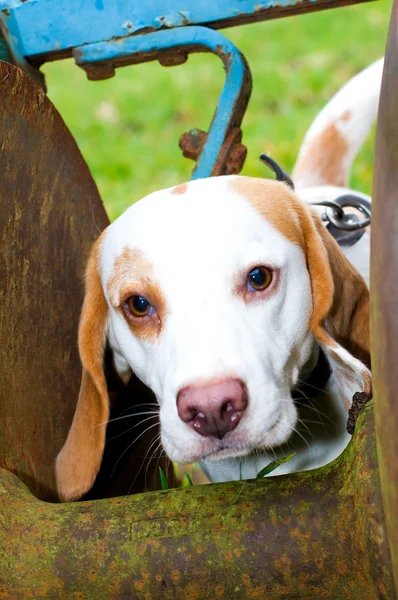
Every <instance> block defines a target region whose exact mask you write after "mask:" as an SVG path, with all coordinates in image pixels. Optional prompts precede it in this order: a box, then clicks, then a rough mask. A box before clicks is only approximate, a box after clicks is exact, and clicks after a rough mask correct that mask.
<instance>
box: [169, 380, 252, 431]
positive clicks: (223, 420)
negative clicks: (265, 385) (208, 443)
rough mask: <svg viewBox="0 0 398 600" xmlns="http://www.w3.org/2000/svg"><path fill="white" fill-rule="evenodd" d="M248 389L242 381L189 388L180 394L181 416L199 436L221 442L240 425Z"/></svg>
mask: <svg viewBox="0 0 398 600" xmlns="http://www.w3.org/2000/svg"><path fill="white" fill-rule="evenodd" d="M247 403H248V398H247V391H246V386H245V385H244V384H243V382H242V381H240V380H239V379H223V380H221V381H216V382H214V383H210V384H206V385H198V386H195V385H189V386H187V387H184V388H183V389H182V390H180V391H179V393H178V396H177V410H178V414H179V417H180V419H181V420H182V421H184V423H187V425H189V426H190V427H192V429H194V430H195V431H197V432H198V433H199V434H200V435H204V436H206V437H208V436H213V437H216V438H219V439H220V440H221V439H222V438H223V437H224V436H225V434H226V433H228V432H229V431H232V430H233V429H235V427H237V425H238V424H239V422H240V420H241V418H242V416H243V413H244V411H245V409H246V407H247Z"/></svg>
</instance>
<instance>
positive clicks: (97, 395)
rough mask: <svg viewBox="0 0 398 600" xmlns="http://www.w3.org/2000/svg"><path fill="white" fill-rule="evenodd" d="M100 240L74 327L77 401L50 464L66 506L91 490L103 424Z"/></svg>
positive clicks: (102, 444) (105, 308) (104, 318)
mask: <svg viewBox="0 0 398 600" xmlns="http://www.w3.org/2000/svg"><path fill="white" fill-rule="evenodd" d="M101 239H102V238H101V237H100V238H99V239H98V240H97V242H96V243H95V244H94V246H93V249H92V251H91V254H90V258H89V261H88V265H87V270H86V295H85V298H84V303H83V309H82V313H81V317H80V323H79V353H80V358H81V361H82V365H83V373H82V382H81V386H80V393H79V399H78V402H77V406H76V411H75V414H74V417H73V421H72V426H71V428H70V431H69V434H68V437H67V439H66V442H65V444H64V446H63V448H62V450H61V452H60V453H59V455H58V457H57V460H56V476H57V488H58V494H59V497H60V499H61V500H66V501H69V500H75V499H76V498H79V497H80V496H82V495H83V494H84V493H85V492H87V491H88V490H89V489H90V488H91V486H92V485H93V483H94V480H95V477H96V475H97V473H98V470H99V467H100V464H101V459H102V454H103V451H104V447H105V433H106V426H107V422H108V419H109V398H108V390H107V384H106V379H105V373H104V350H105V342H106V332H107V321H108V306H107V303H106V300H105V296H104V292H103V290H102V284H101V279H100V274H99V253H100V244H101Z"/></svg>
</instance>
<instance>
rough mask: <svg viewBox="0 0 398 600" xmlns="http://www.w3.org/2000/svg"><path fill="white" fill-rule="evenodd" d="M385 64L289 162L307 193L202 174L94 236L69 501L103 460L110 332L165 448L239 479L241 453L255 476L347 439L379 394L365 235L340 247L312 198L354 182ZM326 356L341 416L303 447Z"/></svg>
mask: <svg viewBox="0 0 398 600" xmlns="http://www.w3.org/2000/svg"><path fill="white" fill-rule="evenodd" d="M381 71H382V61H379V62H378V63H375V64H374V65H372V66H371V67H369V68H368V69H367V70H365V71H364V72H362V73H361V74H359V75H358V76H357V77H356V78H354V79H353V80H351V81H350V82H349V83H348V84H347V85H346V86H345V87H344V88H343V89H342V90H341V91H340V92H339V93H338V94H337V95H336V96H335V98H334V99H332V101H331V102H330V103H329V104H328V105H327V106H326V107H325V108H324V109H323V111H322V112H321V113H320V115H319V116H318V117H317V119H316V120H315V122H314V123H313V125H312V127H311V128H310V130H309V132H308V134H307V136H306V138H305V140H304V143H303V146H302V148H301V151H300V153H299V157H298V161H297V164H296V167H295V170H294V173H293V179H294V181H295V183H296V191H293V190H292V189H291V188H290V187H289V186H288V185H286V183H285V182H283V181H273V180H266V179H255V178H252V177H243V176H225V177H217V178H209V179H202V180H196V181H191V182H189V183H184V184H181V185H178V186H176V187H173V188H171V189H166V190H161V191H158V192H155V193H153V194H150V195H149V196H147V197H145V198H143V199H142V200H140V201H139V202H137V203H136V204H134V205H132V206H131V207H130V208H129V209H127V211H126V212H125V213H124V214H123V215H122V216H121V217H119V218H118V219H117V220H116V221H115V222H114V223H112V224H111V225H110V226H109V227H108V228H107V229H106V230H105V231H104V232H103V233H102V235H101V236H100V237H99V239H98V240H97V242H96V243H95V245H94V247H93V249H92V252H91V256H90V258H89V261H88V266H87V272H86V296H85V300H84V305H83V309H82V314H81V320H80V327H79V351H80V356H81V361H82V365H83V374H82V382H81V389H80V394H79V398H78V402H77V406H76V412H75V415H74V419H73V423H72V426H71V429H70V431H69V434H68V437H67V440H66V442H65V444H64V447H63V448H62V450H61V452H60V454H59V456H58V458H57V462H56V474H57V484H58V490H59V495H60V498H61V499H63V500H67V501H68V500H73V499H76V498H79V497H80V496H82V495H83V494H84V493H85V492H86V491H87V490H89V489H90V487H91V486H92V484H93V482H94V480H95V477H96V474H97V472H98V469H99V466H100V463H101V458H102V454H103V450H104V445H105V431H106V424H107V421H108V419H109V400H108V391H107V384H106V380H105V375H104V369H103V354H104V349H105V345H106V344H108V345H109V347H110V348H111V350H112V352H113V360H114V364H115V368H116V370H117V372H118V373H119V375H120V377H121V378H122V379H123V380H124V381H125V382H127V381H128V380H129V378H130V376H131V374H132V373H135V375H136V376H137V377H138V378H139V379H140V380H141V381H142V382H144V383H145V385H146V386H148V387H149V388H150V389H151V390H152V391H153V392H154V394H155V395H156V398H157V401H158V403H159V417H160V425H161V439H162V444H163V447H164V450H165V452H166V453H167V455H168V456H169V457H170V458H171V459H172V460H173V461H176V462H179V463H190V462H193V461H201V464H202V466H203V469H204V470H205V472H206V473H208V474H209V476H210V477H211V479H212V480H225V479H228V478H229V479H232V478H238V477H239V461H240V460H243V461H244V465H245V469H246V470H244V473H243V474H244V476H245V477H247V476H253V474H254V473H255V471H254V470H253V466H252V465H251V462H250V461H251V460H252V458H253V455H254V454H255V453H256V452H257V453H259V452H265V453H267V452H268V453H270V455H271V456H277V455H278V453H279V455H283V453H284V448H286V445H287V444H289V443H290V444H291V448H293V451H294V450H295V451H296V456H295V457H294V458H293V459H292V461H289V462H287V463H285V465H283V469H282V467H281V469H282V470H278V471H277V473H276V474H278V473H279V472H289V471H294V470H300V469H303V468H305V469H306V468H313V467H314V466H319V465H320V464H325V462H328V461H329V460H331V459H332V458H334V457H335V456H337V454H338V453H339V452H341V450H342V449H343V447H344V446H345V445H346V443H347V441H348V439H349V436H348V434H347V433H346V432H345V421H346V416H347V415H346V411H347V410H348V409H349V407H350V405H351V402H352V397H353V395H354V394H355V393H356V392H366V393H368V394H370V393H371V374H370V370H369V365H370V358H369V353H370V348H369V290H368V286H367V280H368V264H367V263H366V264H365V265H363V255H365V258H366V261H367V260H368V252H369V249H368V247H369V236H368V235H367V234H365V235H364V236H363V238H361V240H360V242H358V244H356V245H355V246H352V247H349V248H343V249H342V248H340V247H339V245H338V244H337V243H336V241H335V240H334V239H333V237H332V236H331V235H330V233H329V232H328V231H327V229H326V227H325V224H324V223H323V221H322V218H321V216H320V213H321V214H322V212H323V210H324V209H320V208H319V207H317V208H313V207H311V206H310V203H311V202H312V201H313V200H319V199H325V198H329V199H334V198H335V197H336V196H339V195H341V194H342V193H344V192H346V191H347V190H346V186H347V183H348V175H349V171H350V167H351V164H352V161H353V159H354V157H355V155H356V153H357V151H358V150H359V148H360V146H361V145H362V143H363V141H364V139H365V137H366V135H367V133H368V130H369V128H370V126H371V124H372V122H373V120H374V118H375V116H376V110H377V101H378V93H379V89H380V78H381ZM349 259H350V260H349ZM356 267H357V268H356ZM358 267H359V270H358ZM359 271H361V272H362V274H361V273H360V272H359ZM320 356H325V357H326V358H327V361H328V363H329V365H330V367H331V369H332V371H333V375H332V377H331V378H330V380H329V383H328V386H329V387H327V388H325V390H324V391H323V400H322V402H321V403H320V405H318V406H317V407H315V409H314V410H315V413H314V414H315V416H316V414H318V415H322V414H323V415H326V416H328V414H329V413H330V414H332V415H333V416H332V418H329V420H330V421H331V425H330V423H329V422H328V421H325V422H324V423H322V427H325V428H326V429H325V431H324V432H323V434H322V435H320V436H318V438H317V439H315V440H312V439H311V437H309V438H308V440H305V441H306V444H308V445H306V444H304V445H302V446H300V443H301V441H300V440H301V438H304V437H305V436H304V434H302V435H301V438H300V437H297V432H298V429H297V427H298V424H299V422H300V419H301V421H303V418H302V416H301V415H300V402H297V401H296V400H295V391H297V389H298V388H299V387H300V382H302V381H304V380H306V379H308V377H310V378H311V373H312V372H313V371H314V367H315V366H316V365H317V363H318V362H319V359H320ZM314 391H317V389H316V386H314ZM314 395H316V394H314ZM296 396H297V394H296ZM313 402H314V400H313V399H310V400H308V404H307V406H306V407H305V410H307V412H308V414H311V406H314V405H313ZM301 404H305V402H302V403H301ZM330 407H332V408H330ZM328 411H329V413H328ZM313 420H314V417H313ZM310 421H311V419H308V420H307V423H310ZM310 427H311V426H310ZM295 436H296V438H297V439H296V442H297V444H296V446H297V447H296V446H295V443H292V440H294V439H295ZM317 444H318V446H319V448H318V450H319V451H317V452H315V454H314V452H313V448H314V447H316V446H317ZM290 451H291V450H290ZM237 457H238V460H236V458H237ZM239 457H241V458H239ZM242 457H245V458H242ZM255 458H256V457H255ZM257 459H258V457H257V458H256V460H257ZM266 462H267V461H266V460H265V462H264V461H263V464H265V463H266Z"/></svg>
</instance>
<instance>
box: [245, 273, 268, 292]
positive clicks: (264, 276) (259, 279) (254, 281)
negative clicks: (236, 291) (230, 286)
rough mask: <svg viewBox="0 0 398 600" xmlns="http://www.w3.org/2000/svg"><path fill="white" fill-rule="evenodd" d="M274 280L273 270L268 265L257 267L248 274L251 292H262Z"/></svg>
mask: <svg viewBox="0 0 398 600" xmlns="http://www.w3.org/2000/svg"><path fill="white" fill-rule="evenodd" d="M271 281H272V271H270V269H267V267H256V268H255V269H253V270H252V271H250V273H249V274H248V276H247V289H248V290H249V292H261V291H262V290H265V289H266V288H267V287H268V286H269V285H270V283H271Z"/></svg>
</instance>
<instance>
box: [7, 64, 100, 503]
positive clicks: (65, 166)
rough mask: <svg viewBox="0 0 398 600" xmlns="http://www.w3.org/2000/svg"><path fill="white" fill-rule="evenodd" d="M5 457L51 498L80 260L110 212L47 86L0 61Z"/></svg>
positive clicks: (70, 386) (67, 401) (64, 424)
mask: <svg viewBox="0 0 398 600" xmlns="http://www.w3.org/2000/svg"><path fill="white" fill-rule="evenodd" d="M0 104H1V111H0V148H1V156H0V160H1V178H0V198H1V210H0V234H1V261H0V282H1V289H0V298H1V300H0V464H1V465H2V466H5V467H7V468H8V469H10V470H11V471H13V472H14V473H16V474H17V475H18V476H19V477H20V478H21V479H22V480H23V481H24V482H25V483H26V484H27V485H28V486H29V487H30V488H31V490H32V491H33V492H34V493H36V494H37V495H38V496H40V497H43V498H48V497H53V494H54V489H55V488H54V479H53V461H54V459H55V456H56V453H57V451H58V450H59V449H60V447H61V445H62V443H63V441H64V439H65V436H66V433H67V430H68V427H69V424H70V422H71V419H72V414H73V410H74V405H75V403H76V400H77V395H78V390H79V385H80V361H79V356H78V352H77V344H76V331H77V322H78V318H79V313H80V306H81V302H82V296H83V273H84V261H85V259H86V256H87V253H88V250H89V247H90V245H91V243H92V242H93V240H94V239H95V238H96V237H97V235H98V232H99V231H100V230H101V229H102V228H104V227H105V226H106V225H107V223H108V221H107V217H106V214H105V211H104V209H103V206H102V202H101V200H100V198H99V195H98V191H97V188H96V186H95V183H94V181H93V179H92V177H91V175H90V173H89V170H88V168H87V165H86V163H85V162H84V160H83V158H82V156H81V154H80V152H79V150H78V148H77V146H76V143H75V142H74V140H73V138H72V136H71V134H70V133H69V131H68V130H67V128H66V126H65V125H64V123H63V121H62V119H61V118H60V116H59V115H58V113H57V112H56V110H55V109H54V107H53V106H52V105H51V103H50V102H49V100H48V99H47V97H46V96H45V94H44V92H43V91H42V90H41V89H40V88H39V87H37V86H36V85H35V84H34V83H33V82H32V81H31V80H30V79H29V78H28V77H27V76H26V75H25V74H24V73H22V71H20V70H19V69H18V68H16V67H13V66H11V65H9V64H7V63H0Z"/></svg>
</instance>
